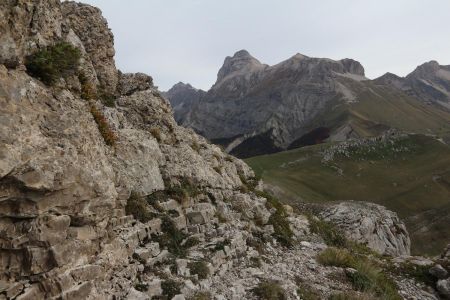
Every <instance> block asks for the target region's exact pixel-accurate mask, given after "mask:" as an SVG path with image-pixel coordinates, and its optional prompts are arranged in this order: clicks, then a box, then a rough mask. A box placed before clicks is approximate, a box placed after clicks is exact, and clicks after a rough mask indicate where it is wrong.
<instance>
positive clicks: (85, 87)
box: [78, 72, 97, 100]
mask: <svg viewBox="0 0 450 300" xmlns="http://www.w3.org/2000/svg"><path fill="white" fill-rule="evenodd" d="M78 80H79V81H80V84H81V98H82V99H84V100H95V99H97V91H96V88H95V86H94V84H93V83H92V82H91V81H89V79H88V78H87V77H86V75H85V74H84V73H82V72H80V73H79V74H78Z"/></svg>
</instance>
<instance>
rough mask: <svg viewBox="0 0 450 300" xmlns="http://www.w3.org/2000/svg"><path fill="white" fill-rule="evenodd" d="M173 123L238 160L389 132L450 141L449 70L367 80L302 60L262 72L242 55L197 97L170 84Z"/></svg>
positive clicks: (329, 63) (357, 68)
mask: <svg viewBox="0 0 450 300" xmlns="http://www.w3.org/2000/svg"><path fill="white" fill-rule="evenodd" d="M164 94H165V96H166V98H168V99H169V101H170V102H171V104H172V106H173V108H174V113H175V118H176V120H177V122H178V123H179V124H181V125H183V126H185V127H190V128H192V129H194V130H195V131H197V132H198V133H200V134H202V135H203V136H205V137H206V138H208V139H210V140H211V141H213V142H215V143H217V144H221V145H222V146H224V147H225V149H226V150H227V151H228V152H230V153H231V154H234V155H236V156H239V157H250V156H255V155H260V154H267V153H274V152H279V151H282V150H285V149H291V148H298V147H302V146H305V145H311V144H316V143H321V142H323V141H343V140H347V139H349V138H358V137H371V136H377V135H380V134H382V133H383V132H385V131H387V130H389V129H391V128H395V129H398V130H401V131H406V132H416V133H425V134H435V135H438V136H440V137H444V138H448V137H449V136H450V66H441V65H439V64H438V63H437V62H435V61H431V62H428V63H425V64H423V65H421V66H419V67H417V68H416V70H414V71H413V72H412V73H411V74H409V75H408V76H406V77H404V78H402V77H399V76H396V75H394V74H391V73H387V74H385V75H383V76H381V77H379V78H377V79H375V80H369V79H368V78H366V77H365V73H364V68H363V66H362V65H361V64H360V63H359V62H357V61H355V60H352V59H342V60H331V59H327V58H313V57H308V56H305V55H302V54H296V55H294V56H293V57H291V58H289V59H287V60H285V61H283V62H281V63H279V64H276V65H274V66H269V65H266V64H263V63H261V62H260V61H258V60H257V59H256V58H254V57H253V56H251V55H250V53H248V52H247V51H246V50H241V51H239V52H237V53H235V54H234V55H233V56H232V57H227V58H226V59H225V62H224V64H223V66H222V68H221V69H220V70H219V73H218V75H217V81H216V83H215V84H214V85H213V87H212V88H211V89H210V90H209V91H207V92H205V91H202V90H199V89H195V88H194V87H192V86H191V85H189V84H184V83H178V84H176V85H175V86H174V87H173V88H171V89H170V90H169V91H168V92H166V93H164Z"/></svg>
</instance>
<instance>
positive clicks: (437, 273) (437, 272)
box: [428, 265, 448, 279]
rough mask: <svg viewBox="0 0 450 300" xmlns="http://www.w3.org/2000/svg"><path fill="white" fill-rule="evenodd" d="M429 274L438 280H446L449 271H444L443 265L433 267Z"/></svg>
mask: <svg viewBox="0 0 450 300" xmlns="http://www.w3.org/2000/svg"><path fill="white" fill-rule="evenodd" d="M428 272H429V273H430V274H431V275H433V276H434V277H436V278H437V279H445V278H447V276H448V272H447V270H446V269H444V268H443V267H442V266H441V265H435V266H433V267H432V268H431V269H430V270H429V271H428Z"/></svg>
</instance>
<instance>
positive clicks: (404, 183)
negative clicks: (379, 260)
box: [246, 134, 450, 255]
mask: <svg viewBox="0 0 450 300" xmlns="http://www.w3.org/2000/svg"><path fill="white" fill-rule="evenodd" d="M246 162H247V163H248V164H249V165H250V166H252V168H253V169H254V170H255V172H256V174H257V175H258V176H261V178H262V179H263V180H264V182H265V183H266V184H267V185H268V186H271V187H272V190H273V191H274V192H275V193H277V194H278V195H280V196H282V197H283V198H284V199H286V200H287V201H289V203H290V204H292V205H296V204H298V203H301V202H308V203H329V202H334V201H341V200H358V201H369V202H373V203H377V204H381V205H383V206H386V207H387V208H389V209H391V210H393V211H395V212H397V213H398V214H399V216H400V217H401V218H403V219H404V220H405V223H406V226H407V228H408V230H409V232H410V234H411V239H412V252H413V253H415V254H422V255H435V254H438V253H439V251H440V249H442V247H443V245H444V244H445V243H446V241H448V240H449V239H450V227H449V226H448V224H450V196H449V195H450V147H449V146H448V145H446V144H444V143H442V142H441V141H439V140H437V139H436V138H434V137H431V136H425V135H399V134H392V135H386V136H384V137H379V138H372V139H366V140H359V141H348V142H343V143H324V144H319V145H314V146H308V147H304V148H299V149H294V150H290V151H285V152H279V153H276V154H271V155H262V156H257V157H252V158H249V159H247V160H246Z"/></svg>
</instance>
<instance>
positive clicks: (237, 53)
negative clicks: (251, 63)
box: [233, 49, 253, 58]
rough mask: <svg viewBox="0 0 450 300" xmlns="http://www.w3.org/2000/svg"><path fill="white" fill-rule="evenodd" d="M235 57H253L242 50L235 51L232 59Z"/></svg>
mask: <svg viewBox="0 0 450 300" xmlns="http://www.w3.org/2000/svg"><path fill="white" fill-rule="evenodd" d="M237 57H253V56H252V55H251V54H250V53H249V52H248V51H247V50H245V49H242V50H239V51H237V52H236V53H235V54H234V55H233V58H237Z"/></svg>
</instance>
